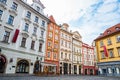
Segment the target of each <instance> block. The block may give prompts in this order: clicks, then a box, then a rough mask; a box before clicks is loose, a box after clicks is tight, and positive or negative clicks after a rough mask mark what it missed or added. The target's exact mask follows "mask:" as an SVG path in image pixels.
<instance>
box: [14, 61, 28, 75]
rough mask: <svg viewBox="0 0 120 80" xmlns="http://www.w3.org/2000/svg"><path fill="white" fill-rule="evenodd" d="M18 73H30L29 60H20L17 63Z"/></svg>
mask: <svg viewBox="0 0 120 80" xmlns="http://www.w3.org/2000/svg"><path fill="white" fill-rule="evenodd" d="M16 73H29V62H28V61H27V60H20V61H19V62H18V63H17V70H16Z"/></svg>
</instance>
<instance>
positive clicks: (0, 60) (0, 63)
mask: <svg viewBox="0 0 120 80" xmlns="http://www.w3.org/2000/svg"><path fill="white" fill-rule="evenodd" d="M5 65H6V58H5V56H3V55H0V73H4V72H5Z"/></svg>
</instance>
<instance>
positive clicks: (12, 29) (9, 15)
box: [0, 0, 49, 74]
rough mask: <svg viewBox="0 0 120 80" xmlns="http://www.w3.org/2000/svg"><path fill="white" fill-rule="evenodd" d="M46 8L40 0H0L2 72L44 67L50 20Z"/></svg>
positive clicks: (26, 71)
mask: <svg viewBox="0 0 120 80" xmlns="http://www.w3.org/2000/svg"><path fill="white" fill-rule="evenodd" d="M43 9H44V5H43V4H42V3H41V2H40V1H39V0H33V4H32V5H29V4H27V2H26V0H1V1H0V65H2V66H1V67H0V73H5V74H14V73H28V74H33V73H34V72H36V71H41V72H42V71H43V64H44V63H43V62H44V54H45V37H46V36H45V35H46V29H47V23H48V21H49V19H48V18H47V17H46V16H45V15H44V13H43ZM39 67H40V68H39Z"/></svg>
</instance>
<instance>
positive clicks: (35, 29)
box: [33, 27, 37, 35]
mask: <svg viewBox="0 0 120 80" xmlns="http://www.w3.org/2000/svg"><path fill="white" fill-rule="evenodd" d="M36 33H37V28H36V27H34V29H33V34H34V35H36Z"/></svg>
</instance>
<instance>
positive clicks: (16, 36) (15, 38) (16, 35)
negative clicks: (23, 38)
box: [12, 29, 19, 43]
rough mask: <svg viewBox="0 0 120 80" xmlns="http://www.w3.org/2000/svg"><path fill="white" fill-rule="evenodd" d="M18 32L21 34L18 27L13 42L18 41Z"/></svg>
mask: <svg viewBox="0 0 120 80" xmlns="http://www.w3.org/2000/svg"><path fill="white" fill-rule="evenodd" d="M18 34H19V30H18V29H16V30H15V34H14V36H13V39H12V42H13V43H15V42H16V40H17V38H18Z"/></svg>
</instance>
